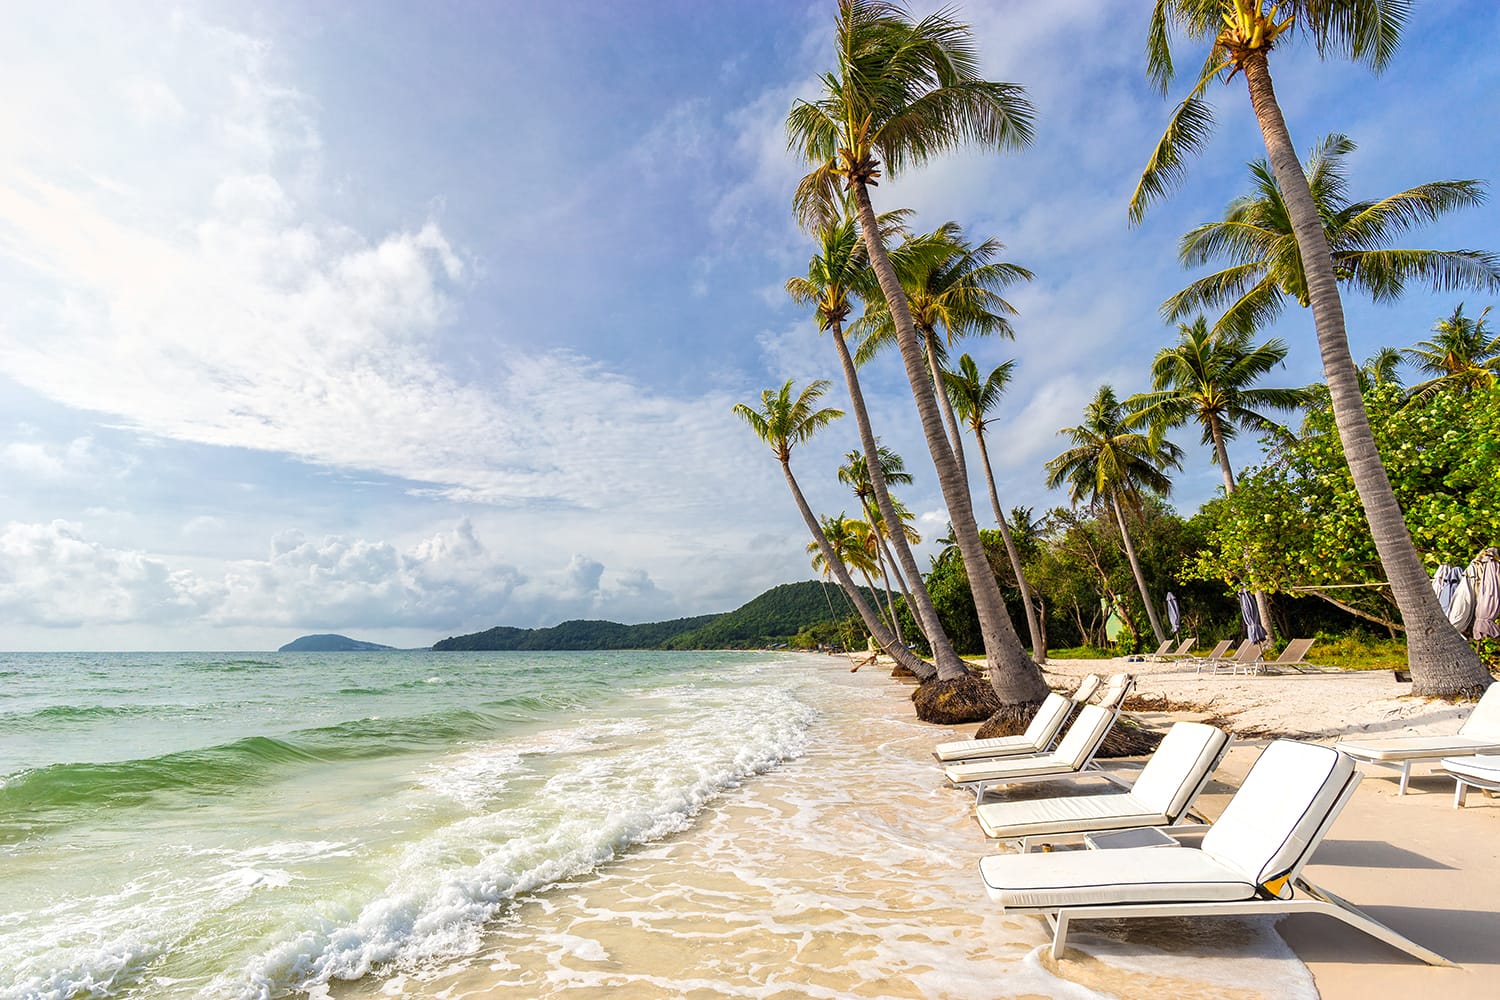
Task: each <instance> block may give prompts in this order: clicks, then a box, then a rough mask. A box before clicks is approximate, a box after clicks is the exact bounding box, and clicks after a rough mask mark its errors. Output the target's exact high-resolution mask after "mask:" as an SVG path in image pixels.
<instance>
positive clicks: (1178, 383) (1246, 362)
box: [1125, 316, 1306, 631]
mask: <svg viewBox="0 0 1500 1000" xmlns="http://www.w3.org/2000/svg"><path fill="white" fill-rule="evenodd" d="M1250 340H1251V332H1250V329H1249V328H1248V327H1233V326H1229V327H1225V326H1219V327H1215V328H1214V329H1213V330H1212V331H1210V330H1209V328H1208V322H1207V320H1205V319H1204V318H1203V317H1202V316H1198V317H1197V318H1196V319H1194V320H1193V322H1192V323H1191V324H1189V323H1179V324H1177V344H1176V346H1175V347H1167V348H1163V349H1162V350H1161V351H1160V352H1159V353H1158V354H1157V355H1156V359H1155V360H1154V361H1152V362H1151V388H1152V389H1153V390H1155V391H1153V392H1144V393H1139V394H1137V395H1135V396H1132V397H1130V398H1129V399H1128V400H1126V401H1125V407H1126V409H1127V410H1130V411H1131V416H1130V417H1129V418H1128V420H1127V423H1129V424H1130V425H1131V426H1136V425H1138V424H1149V425H1150V426H1151V428H1152V430H1153V432H1154V433H1156V434H1158V435H1160V434H1164V433H1166V431H1168V430H1171V429H1173V428H1176V427H1181V426H1182V425H1183V424H1185V423H1187V422H1188V421H1189V420H1196V421H1197V422H1198V424H1199V425H1200V426H1201V427H1202V429H1203V443H1204V444H1206V445H1212V446H1213V449H1214V457H1215V458H1216V459H1218V463H1219V471H1220V472H1221V473H1223V475H1224V493H1225V495H1226V496H1227V495H1229V494H1230V493H1233V492H1234V469H1233V468H1231V467H1230V464H1229V448H1228V443H1229V442H1230V441H1232V440H1233V439H1234V438H1235V436H1236V435H1237V433H1238V431H1239V430H1240V429H1244V430H1258V431H1266V432H1270V433H1276V432H1281V431H1282V427H1281V425H1280V424H1278V423H1276V421H1274V420H1272V419H1271V418H1270V416H1268V415H1267V413H1266V412H1265V411H1267V410H1291V409H1295V408H1296V407H1298V406H1301V405H1302V404H1303V402H1304V400H1305V398H1306V393H1304V392H1303V391H1302V390H1301V389H1261V388H1256V387H1255V382H1257V381H1258V380H1259V379H1260V378H1262V377H1263V376H1264V375H1266V374H1267V373H1268V372H1269V371H1270V370H1271V369H1272V368H1275V367H1277V366H1278V365H1281V364H1283V363H1285V361H1286V354H1287V346H1286V343H1285V342H1284V341H1282V340H1281V339H1280V338H1275V339H1272V340H1268V341H1266V342H1265V343H1264V344H1255V345H1252V344H1251V343H1250ZM1255 604H1256V608H1257V610H1258V611H1259V612H1260V620H1261V621H1262V622H1263V623H1264V624H1265V626H1266V629H1267V631H1269V630H1270V628H1271V610H1270V608H1269V607H1268V606H1267V604H1266V595H1265V592H1264V591H1260V590H1257V591H1256V592H1255Z"/></svg>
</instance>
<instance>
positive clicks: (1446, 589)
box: [1432, 563, 1464, 615]
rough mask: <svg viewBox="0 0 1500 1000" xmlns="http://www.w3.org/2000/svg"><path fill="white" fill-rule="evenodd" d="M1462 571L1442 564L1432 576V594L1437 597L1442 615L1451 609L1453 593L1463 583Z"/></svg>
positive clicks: (1451, 565)
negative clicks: (1441, 608)
mask: <svg viewBox="0 0 1500 1000" xmlns="http://www.w3.org/2000/svg"><path fill="white" fill-rule="evenodd" d="M1463 578H1464V571H1463V570H1461V569H1459V568H1458V567H1457V566H1454V565H1453V564H1451V563H1443V564H1442V565H1441V566H1439V567H1438V568H1437V572H1436V573H1433V574H1432V592H1433V593H1434V594H1436V595H1437V599H1438V604H1440V605H1442V607H1443V614H1445V615H1446V614H1447V613H1448V609H1449V608H1451V607H1453V592H1454V591H1455V590H1457V589H1458V585H1459V584H1460V583H1461V582H1462V581H1463Z"/></svg>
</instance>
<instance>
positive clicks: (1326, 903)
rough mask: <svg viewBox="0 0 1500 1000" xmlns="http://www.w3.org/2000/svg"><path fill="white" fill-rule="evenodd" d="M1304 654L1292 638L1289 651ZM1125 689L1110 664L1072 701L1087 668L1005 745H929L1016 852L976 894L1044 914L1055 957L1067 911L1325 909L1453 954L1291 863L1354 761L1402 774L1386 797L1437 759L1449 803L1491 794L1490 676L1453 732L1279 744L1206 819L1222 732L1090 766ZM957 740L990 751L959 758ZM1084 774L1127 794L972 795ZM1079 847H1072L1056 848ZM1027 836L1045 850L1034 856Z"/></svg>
mask: <svg viewBox="0 0 1500 1000" xmlns="http://www.w3.org/2000/svg"><path fill="white" fill-rule="evenodd" d="M1307 645H1308V646H1310V645H1311V640H1308V641H1307ZM1288 652H1291V650H1290V647H1289V650H1288ZM1305 654H1306V648H1305V647H1304V648H1302V649H1301V650H1300V652H1297V653H1296V656H1297V657H1298V658H1299V659H1300V657H1301V656H1303V655H1305ZM1090 676H1091V677H1092V675H1090ZM1132 685H1133V681H1132V680H1131V679H1130V678H1129V675H1124V674H1122V675H1116V676H1115V677H1113V678H1111V682H1110V684H1109V685H1107V686H1106V687H1105V690H1104V694H1103V696H1102V697H1101V699H1100V701H1101V704H1082V703H1083V702H1085V701H1087V700H1088V698H1089V697H1091V696H1092V694H1093V693H1094V692H1095V691H1096V690H1098V688H1099V686H1100V685H1099V683H1098V679H1097V678H1092V680H1091V681H1088V682H1087V683H1086V684H1083V685H1080V689H1079V691H1078V692H1075V694H1074V697H1073V698H1071V699H1070V698H1065V697H1064V696H1062V695H1053V696H1052V697H1051V698H1049V699H1048V701H1047V706H1050V711H1049V714H1048V721H1047V722H1046V724H1045V725H1043V726H1037V725H1036V724H1035V723H1033V727H1034V728H1036V731H1035V732H1033V731H1032V730H1031V729H1028V730H1027V734H1026V735H1025V736H1024V737H1010V738H1006V739H1008V740H1011V741H1013V742H1009V743H1007V742H1005V740H1000V741H995V740H984V741H975V740H969V741H957V742H953V743H945V744H942V745H940V746H939V747H938V748H937V750H936V751H935V756H936V757H937V758H938V760H939V762H940V763H943V764H944V775H945V776H946V777H947V778H948V780H949V781H950V782H951V783H952V784H954V785H956V786H959V787H964V788H968V789H971V790H973V791H974V792H975V796H976V808H975V818H976V819H977V821H978V822H979V825H980V828H981V829H982V830H983V831H984V834H985V836H986V837H989V838H991V839H995V840H1001V841H1011V842H1015V843H1017V844H1018V845H1019V847H1020V853H1017V854H1009V855H994V856H990V857H985V858H984V859H982V860H981V861H980V864H979V871H980V876H981V879H982V880H983V883H984V886H985V890H986V892H987V893H988V894H989V896H990V898H991V899H993V900H994V901H995V902H997V903H999V904H1000V906H1001V907H1002V908H1003V909H1005V910H1008V911H1013V912H1018V913H1038V914H1041V915H1043V916H1045V917H1046V918H1047V920H1048V921H1049V923H1050V924H1051V925H1052V927H1053V931H1054V933H1053V941H1052V955H1053V957H1054V958H1056V957H1060V956H1061V953H1062V950H1063V948H1064V945H1065V943H1066V940H1067V935H1068V930H1069V927H1070V924H1071V923H1072V922H1076V921H1078V920H1087V919H1097V918H1110V919H1121V918H1134V917H1161V916H1215V915H1230V914H1236V915H1244V914H1278V915H1279V914H1286V913H1322V914H1325V915H1327V916H1331V917H1334V918H1335V919H1337V920H1340V921H1342V922H1344V923H1346V924H1348V925H1350V926H1352V927H1355V928H1357V929H1359V930H1361V931H1364V932H1365V933H1367V934H1369V935H1371V936H1373V937H1375V938H1378V939H1379V940H1382V941H1385V942H1387V943H1388V944H1390V945H1392V946H1394V947H1396V948H1399V949H1401V950H1402V951H1405V952H1407V953H1408V954H1410V955H1413V956H1415V957H1417V958H1419V959H1421V960H1422V961H1424V962H1427V963H1429V964H1432V965H1452V964H1453V963H1451V962H1449V961H1448V960H1447V959H1445V958H1444V957H1443V956H1441V955H1439V954H1437V953H1436V952H1434V951H1432V950H1431V949H1428V948H1426V947H1424V946H1422V945H1420V944H1417V943H1416V942H1414V941H1411V940H1410V939H1408V938H1406V937H1404V936H1402V935H1401V934H1398V933H1397V932H1396V931H1394V930H1392V929H1391V928H1389V927H1387V926H1385V925H1384V924H1381V923H1379V922H1378V921H1376V920H1374V919H1372V918H1371V917H1369V916H1368V915H1367V914H1365V913H1363V912H1361V911H1360V910H1358V909H1357V908H1355V907H1354V906H1352V905H1351V904H1349V903H1348V902H1347V901H1345V900H1343V899H1340V898H1339V897H1338V896H1335V895H1334V894H1333V893H1330V892H1327V891H1325V890H1323V889H1320V888H1318V887H1317V886H1315V885H1313V884H1312V883H1311V882H1310V881H1308V880H1307V879H1306V878H1304V877H1303V875H1302V869H1303V867H1304V866H1305V865H1306V864H1307V862H1308V860H1309V859H1310V858H1311V857H1312V854H1313V852H1314V851H1315V850H1316V848H1317V846H1318V844H1319V843H1320V842H1321V841H1322V839H1323V837H1324V836H1325V835H1326V834H1327V832H1328V830H1329V828H1330V827H1331V826H1332V825H1333V822H1334V820H1335V819H1337V818H1338V815H1339V813H1340V812H1341V811H1342V810H1343V808H1344V806H1345V804H1346V803H1348V801H1349V799H1350V798H1351V797H1352V795H1353V794H1354V790H1355V788H1356V786H1357V785H1358V783H1359V781H1360V778H1361V774H1360V772H1359V770H1358V769H1357V767H1356V763H1365V764H1372V765H1377V766H1386V767H1393V768H1396V769H1398V770H1399V771H1400V772H1401V780H1400V786H1399V792H1398V794H1404V793H1405V791H1406V785H1407V781H1408V779H1409V777H1410V773H1411V767H1412V765H1413V764H1416V763H1430V764H1436V765H1437V766H1439V767H1440V768H1441V769H1442V770H1443V771H1444V772H1445V773H1448V774H1450V775H1452V776H1453V777H1454V778H1455V779H1456V780H1457V782H1458V787H1457V790H1456V792H1455V799H1454V805H1455V807H1458V806H1461V805H1462V804H1463V800H1464V794H1465V793H1466V792H1467V790H1468V789H1469V788H1480V789H1485V790H1487V791H1500V684H1497V685H1493V686H1491V687H1490V689H1489V691H1488V692H1487V693H1486V694H1485V695H1484V697H1483V698H1482V699H1481V700H1480V702H1479V704H1478V705H1476V706H1475V708H1474V711H1473V712H1472V713H1471V715H1470V716H1469V718H1468V720H1467V721H1466V722H1465V723H1464V725H1463V726H1462V727H1461V728H1460V729H1459V732H1458V733H1457V734H1456V735H1454V736H1450V737H1427V736H1421V737H1397V738H1391V739H1354V740H1345V741H1341V742H1339V743H1338V744H1336V745H1335V746H1333V747H1325V746H1318V745H1316V744H1311V743H1303V742H1299V741H1295V740H1287V739H1279V740H1275V741H1273V742H1272V743H1271V744H1270V745H1268V746H1267V747H1266V749H1265V750H1264V751H1262V753H1261V755H1260V757H1259V758H1258V759H1257V760H1256V762H1255V764H1254V765H1253V766H1252V767H1251V769H1250V772H1249V773H1248V774H1247V775H1246V777H1245V780H1244V782H1243V783H1242V784H1241V786H1240V788H1239V790H1238V791H1237V792H1235V794H1234V796H1233V797H1232V798H1231V799H1230V800H1229V803H1228V804H1227V805H1226V806H1225V808H1224V811H1223V814H1222V815H1221V816H1220V817H1219V818H1218V820H1217V821H1215V822H1213V823H1212V824H1210V823H1208V821H1207V820H1206V819H1205V818H1204V817H1203V816H1201V815H1199V814H1198V813H1196V812H1195V811H1194V810H1193V804H1194V802H1195V800H1196V799H1197V798H1198V796H1199V794H1200V793H1201V792H1202V791H1203V790H1204V788H1205V787H1207V785H1208V782H1209V780H1210V779H1211V777H1212V775H1213V773H1214V771H1215V770H1216V769H1217V767H1218V766H1219V764H1220V762H1221V761H1222V760H1223V758H1224V755H1225V754H1226V753H1227V752H1228V749H1229V745H1230V737H1229V735H1228V734H1227V733H1224V732H1222V731H1220V730H1218V729H1216V728H1214V727H1212V726H1208V725H1204V724H1201V723H1192V722H1179V723H1177V724H1175V725H1174V726H1173V727H1172V728H1171V730H1170V731H1168V733H1167V735H1166V736H1165V737H1164V738H1163V740H1162V742H1161V745H1160V746H1159V747H1158V749H1157V750H1156V752H1155V753H1154V754H1153V755H1152V756H1151V758H1150V760H1149V761H1147V763H1146V765H1145V767H1144V769H1142V770H1141V771H1140V773H1139V775H1138V776H1137V777H1136V779H1135V781H1134V782H1133V783H1126V782H1125V781H1124V780H1123V779H1122V778H1121V777H1119V776H1118V775H1116V774H1113V773H1110V772H1107V771H1105V770H1103V769H1101V768H1099V767H1098V766H1097V764H1095V763H1094V755H1095V753H1096V752H1097V750H1098V747H1099V745H1100V744H1102V742H1103V740H1104V737H1105V736H1106V735H1107V734H1108V732H1109V730H1110V728H1111V727H1112V726H1113V725H1114V723H1115V721H1116V719H1117V718H1118V716H1119V708H1120V704H1121V703H1122V702H1123V701H1124V699H1125V697H1126V695H1127V694H1128V692H1129V691H1130V690H1131V687H1132ZM1080 694H1081V695H1082V696H1081V697H1080ZM1054 699H1056V700H1055V701H1054ZM1075 705H1078V706H1079V707H1078V710H1077V713H1076V715H1075V716H1074V718H1073V722H1072V723H1071V725H1069V726H1068V727H1067V731H1066V733H1064V735H1063V736H1062V738H1061V740H1060V741H1059V742H1058V743H1057V745H1056V749H1055V750H1050V751H1049V750H1048V749H1047V748H1048V747H1049V746H1050V745H1051V738H1052V737H1050V736H1048V735H1047V730H1050V732H1051V733H1052V734H1053V735H1055V734H1056V733H1057V732H1059V731H1061V728H1062V726H1063V722H1062V721H1059V717H1061V718H1063V719H1065V718H1066V717H1067V716H1068V715H1069V714H1070V713H1072V710H1073V707H1074V706H1075ZM1047 706H1044V708H1046V707H1047ZM1038 714H1039V715H1040V714H1041V713H1038ZM964 743H983V744H986V745H987V749H981V748H977V747H976V748H972V750H971V751H970V752H968V753H965V752H964V750H963V748H962V744H964ZM1023 746H1025V747H1031V748H1033V749H1030V750H1027V749H1023ZM1486 751H1489V752H1493V753H1494V754H1495V755H1494V756H1486V755H1485V752H1486ZM1083 777H1102V778H1105V779H1107V780H1109V781H1112V782H1114V783H1115V784H1117V785H1120V786H1122V787H1123V788H1124V789H1125V790H1124V791H1120V792H1113V793H1103V794H1082V795H1065V796H1059V797H1053V798H1038V799H1026V800H1019V801H996V802H985V801H983V800H984V797H985V795H986V794H987V793H989V792H992V791H995V790H997V789H1000V788H1003V787H1004V786H1007V785H1012V784H1019V783H1022V782H1028V781H1040V780H1048V781H1070V780H1073V779H1078V778H1083ZM1174 834H1175V835H1177V836H1181V835H1184V834H1202V838H1201V841H1200V843H1199V846H1197V847H1184V846H1182V845H1181V844H1180V842H1179V841H1178V840H1177V839H1176V837H1175V836H1174ZM1079 843H1082V845H1083V847H1084V849H1082V850H1077V849H1072V850H1053V848H1054V847H1061V846H1065V845H1073V844H1079ZM1039 847H1040V848H1042V850H1043V852H1044V853H1036V850H1037V848H1039ZM1163 847H1170V848H1174V849H1173V850H1160V849H1159V848H1163Z"/></svg>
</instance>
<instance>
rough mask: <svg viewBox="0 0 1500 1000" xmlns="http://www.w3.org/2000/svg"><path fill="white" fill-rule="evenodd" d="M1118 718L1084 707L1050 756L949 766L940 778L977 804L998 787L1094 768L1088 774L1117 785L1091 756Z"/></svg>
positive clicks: (1110, 711)
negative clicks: (968, 793) (970, 794)
mask: <svg viewBox="0 0 1500 1000" xmlns="http://www.w3.org/2000/svg"><path fill="white" fill-rule="evenodd" d="M1119 715H1120V710H1119V709H1118V708H1104V707H1103V706H1101V705H1085V706H1083V709H1082V710H1081V711H1080V712H1079V713H1078V718H1076V719H1074V720H1073V724H1072V725H1071V726H1069V727H1068V733H1067V735H1066V736H1064V737H1063V738H1062V742H1061V743H1059V744H1058V745H1057V749H1056V750H1054V751H1052V752H1051V753H1044V754H1037V755H1036V756H1034V757H1004V758H1000V759H997V760H979V761H969V762H968V763H962V764H949V765H948V766H947V767H945V768H943V774H944V775H945V776H946V777H947V778H948V780H949V781H951V782H952V783H953V784H955V785H957V786H958V787H960V788H967V789H969V790H971V791H972V792H973V793H974V798H975V800H976V801H979V800H982V799H983V798H984V796H985V793H986V792H987V791H989V790H990V789H991V788H995V787H998V786H1000V785H1014V784H1020V783H1022V782H1029V781H1049V780H1055V779H1060V778H1064V779H1065V778H1068V777H1072V776H1076V775H1078V774H1080V773H1082V772H1084V771H1086V770H1089V769H1090V768H1093V770H1092V771H1091V772H1090V773H1092V774H1095V775H1097V776H1098V777H1101V778H1106V779H1108V780H1111V781H1117V779H1115V778H1112V777H1110V776H1109V775H1108V774H1106V773H1104V772H1102V771H1099V770H1098V768H1097V765H1095V764H1094V763H1093V761H1094V754H1096V753H1098V752H1099V746H1100V745H1101V744H1102V743H1103V742H1104V737H1105V736H1106V735H1107V734H1108V733H1109V731H1110V728H1111V727H1113V726H1114V724H1115V719H1117V718H1119Z"/></svg>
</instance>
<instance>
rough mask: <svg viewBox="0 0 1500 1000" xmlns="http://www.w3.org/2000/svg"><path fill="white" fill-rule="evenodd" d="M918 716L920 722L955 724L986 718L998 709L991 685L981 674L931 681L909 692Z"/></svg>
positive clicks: (997, 702) (998, 703) (998, 704)
mask: <svg viewBox="0 0 1500 1000" xmlns="http://www.w3.org/2000/svg"><path fill="white" fill-rule="evenodd" d="M911 700H912V702H913V703H914V704H915V705H916V707H917V718H919V719H921V720H922V721H923V722H935V723H938V724H940V725H956V724H958V723H961V722H978V721H980V720H981V719H987V718H989V717H990V716H991V715H993V714H994V713H995V711H996V710H997V709H998V708H1000V702H999V700H998V699H997V698H996V697H995V690H994V688H992V687H990V685H989V682H988V681H986V680H985V679H984V678H982V677H976V676H974V675H972V674H971V675H970V676H968V677H958V678H955V679H953V680H947V681H940V680H930V681H927V682H926V683H924V684H920V685H918V686H917V689H916V690H915V691H913V692H912V695H911Z"/></svg>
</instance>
